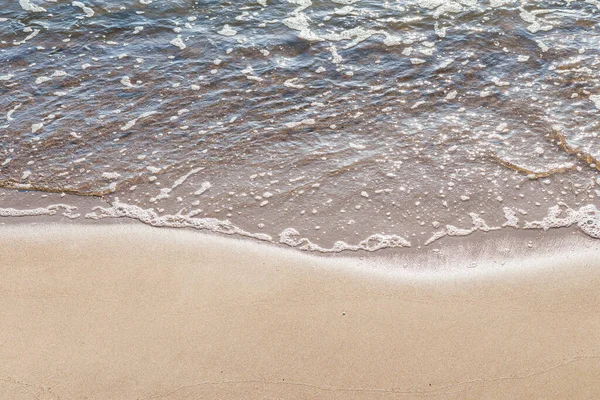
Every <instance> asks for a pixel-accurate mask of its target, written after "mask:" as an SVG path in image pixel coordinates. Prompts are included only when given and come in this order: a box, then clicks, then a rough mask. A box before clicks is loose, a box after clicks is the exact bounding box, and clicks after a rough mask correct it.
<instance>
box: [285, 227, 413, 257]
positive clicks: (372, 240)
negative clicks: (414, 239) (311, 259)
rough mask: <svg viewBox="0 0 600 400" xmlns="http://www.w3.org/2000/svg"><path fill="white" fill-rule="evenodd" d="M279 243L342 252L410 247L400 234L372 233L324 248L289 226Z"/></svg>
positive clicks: (322, 251)
mask: <svg viewBox="0 0 600 400" xmlns="http://www.w3.org/2000/svg"><path fill="white" fill-rule="evenodd" d="M279 243H282V244H285V245H288V246H290V247H294V248H296V249H298V250H307V251H316V252H319V253H340V252H342V251H345V250H350V251H357V250H366V251H370V252H373V251H377V250H381V249H385V248H396V247H410V246H411V244H410V242H409V241H408V240H406V239H404V238H403V237H401V236H398V235H383V234H375V235H371V236H369V237H368V238H366V239H365V240H363V241H361V242H360V243H358V244H356V245H351V244H348V243H346V242H343V241H337V242H335V243H334V245H333V247H331V248H324V247H321V246H319V245H318V244H316V243H313V242H311V241H310V240H309V239H308V238H300V232H298V231H297V230H295V229H294V228H287V229H285V230H283V231H282V232H281V233H280V234H279Z"/></svg>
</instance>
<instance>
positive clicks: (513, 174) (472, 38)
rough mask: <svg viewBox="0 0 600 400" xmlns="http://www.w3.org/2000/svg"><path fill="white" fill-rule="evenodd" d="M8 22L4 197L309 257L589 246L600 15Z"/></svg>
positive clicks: (597, 233)
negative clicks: (474, 242) (522, 241)
mask: <svg viewBox="0 0 600 400" xmlns="http://www.w3.org/2000/svg"><path fill="white" fill-rule="evenodd" d="M0 5H2V7H1V9H2V13H1V15H0V60H1V62H0V108H1V110H2V114H3V115H2V117H3V118H2V119H3V120H2V121H1V122H0V187H3V188H7V189H14V190H25V191H32V190H35V191H43V192H56V193H63V192H64V193H73V194H77V195H85V196H98V197H102V198H103V199H105V200H106V201H107V202H108V203H110V204H109V205H108V206H107V207H105V208H104V209H98V210H95V211H91V212H89V213H84V214H82V215H80V217H81V218H85V217H87V218H98V219H101V218H112V217H129V218H134V219H138V220H141V221H142V222H145V223H148V224H151V225H155V226H174V227H193V228H198V229H207V230H212V231H216V232H222V233H231V234H239V235H244V236H252V237H256V238H258V239H261V240H268V241H274V242H281V243H284V244H288V245H290V246H293V247H298V248H303V249H307V250H317V251H341V250H345V249H359V248H362V249H368V250H376V249H379V248H384V247H407V246H413V247H414V246H421V245H426V244H430V243H433V242H434V241H436V240H437V239H439V238H442V237H444V236H462V235H468V234H470V233H471V232H474V231H477V230H479V231H489V230H495V229H500V228H502V227H504V228H506V229H513V228H517V227H518V228H535V229H549V228H552V227H561V226H570V225H577V226H578V227H579V228H580V230H581V231H582V232H583V233H585V234H587V235H589V236H591V237H600V217H599V215H600V214H599V212H598V209H597V207H598V206H599V205H600V202H599V201H598V199H599V198H600V173H599V171H600V137H599V131H600V119H599V118H598V115H599V114H598V113H599V110H600V68H599V67H600V2H599V1H595V0H587V1H545V0H542V1H535V2H531V1H517V0H489V1H488V0H479V1H477V0H456V1H449V0H446V1H443V0H408V1H370V0H329V1H325V0H323V1H317V0H314V1H311V0H288V1H272V0H261V1H236V2H228V1H183V0H178V1H167V0H153V1H150V0H141V1H101V0H86V1H81V2H77V1H75V2H71V1H60V0H56V1H49V0H48V1H40V0H20V1H7V0H4V1H0ZM53 211H54V212H57V209H53ZM45 212H46V213H48V212H50V211H48V210H46V211H45ZM41 213H42V214H43V213H44V211H42V212H41ZM4 214H6V215H13V214H14V211H10V210H9V211H4ZM0 215H2V212H0ZM299 237H303V238H306V239H304V240H302V239H299ZM336 242H337V243H336ZM341 242H343V243H341Z"/></svg>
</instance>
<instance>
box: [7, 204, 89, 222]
mask: <svg viewBox="0 0 600 400" xmlns="http://www.w3.org/2000/svg"><path fill="white" fill-rule="evenodd" d="M61 209H62V210H65V211H64V212H63V213H62V215H64V216H65V217H68V218H72V219H73V218H78V217H79V216H80V214H76V213H74V211H75V210H77V207H75V206H70V205H67V204H53V205H50V206H48V207H38V208H30V209H23V210H20V209H16V208H0V217H35V216H40V215H55V214H56V213H57V212H58V211H59V210H61Z"/></svg>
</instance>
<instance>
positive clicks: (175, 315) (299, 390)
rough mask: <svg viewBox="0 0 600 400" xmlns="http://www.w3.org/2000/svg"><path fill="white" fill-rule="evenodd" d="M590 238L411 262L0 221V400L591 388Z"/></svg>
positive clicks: (594, 274) (597, 350) (594, 277)
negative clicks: (455, 260) (499, 261)
mask: <svg viewBox="0 0 600 400" xmlns="http://www.w3.org/2000/svg"><path fill="white" fill-rule="evenodd" d="M592 247H593V248H591V247H590V248H588V249H577V248H575V249H574V250H573V248H571V249H570V250H569V251H563V252H562V253H561V251H560V248H558V249H557V250H556V251H555V252H551V251H550V249H549V251H548V256H547V257H546V258H542V259H533V258H531V259H527V258H521V260H520V261H518V260H517V261H514V260H513V261H510V260H509V261H507V262H506V264H505V265H503V266H502V267H501V268H500V267H494V268H488V269H486V268H483V267H478V268H465V269H459V270H456V271H452V270H448V271H444V270H436V271H428V270H427V268H420V269H419V268H400V269H398V268H395V267H394V266H393V265H384V264H383V263H377V262H376V260H374V259H372V258H366V259H365V260H361V259H359V258H357V257H354V258H352V259H345V258H319V257H315V256H312V255H306V254H302V253H300V252H298V251H293V250H284V249H280V248H276V247H274V246H266V245H259V244H256V243H251V242H248V241H239V240H235V239H231V238H221V237H215V236H207V235H203V234H199V233H197V232H188V231H176V230H172V229H171V230H164V229H156V228H149V227H145V226H139V225H134V224H128V225H125V226H119V225H110V226H109V225H105V226H86V227H85V229H84V228H82V227H79V226H64V225H63V226H58V225H38V226H3V227H2V228H1V229H0V276H1V277H2V279H0V321H1V325H2V327H1V329H0V398H2V399H43V400H47V399H52V400H54V399H412V398H434V399H435V398H440V399H488V398H489V399H515V398H528V399H537V398H544V399H547V398H569V399H591V398H600V313H599V312H598V310H599V309H600V290H599V289H598V288H600V258H599V257H597V256H598V254H599V253H598V251H597V246H595V247H594V246H592ZM566 248H567V247H562V249H563V250H564V249H566ZM465 262H466V261H465ZM481 265H482V264H481Z"/></svg>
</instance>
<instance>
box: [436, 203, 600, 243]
mask: <svg viewBox="0 0 600 400" xmlns="http://www.w3.org/2000/svg"><path fill="white" fill-rule="evenodd" d="M503 211H504V217H505V218H506V222H505V223H503V224H502V226H496V227H490V226H488V225H487V223H486V222H485V221H484V220H483V219H482V218H481V217H480V216H479V215H478V214H475V213H470V214H469V216H470V217H471V219H472V222H473V227H472V228H469V229H463V228H457V227H456V226H453V225H446V227H445V228H443V229H441V230H439V231H438V232H436V233H434V234H433V236H431V237H430V238H429V239H427V241H426V242H425V246H427V245H430V244H431V243H433V242H435V241H437V240H439V239H441V238H443V237H445V236H467V235H470V234H471V233H473V232H476V231H482V232H490V231H497V230H500V229H503V228H505V227H511V228H515V229H519V228H520V227H519V218H517V216H516V213H515V212H514V211H513V210H512V209H510V208H508V207H505V208H504V209H503ZM572 225H577V227H578V228H579V229H580V230H581V231H582V232H583V233H585V234H586V235H588V236H590V237H593V238H596V239H600V211H599V210H598V209H597V208H596V206H595V205H593V204H588V205H585V206H582V207H580V208H579V210H574V209H572V208H570V207H568V206H567V205H566V204H564V203H560V204H558V205H556V206H553V207H550V208H549V209H548V215H547V216H546V217H544V218H543V219H542V220H540V221H530V222H525V224H524V226H523V227H522V229H542V230H544V231H547V230H549V229H552V228H568V227H570V226H572Z"/></svg>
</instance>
